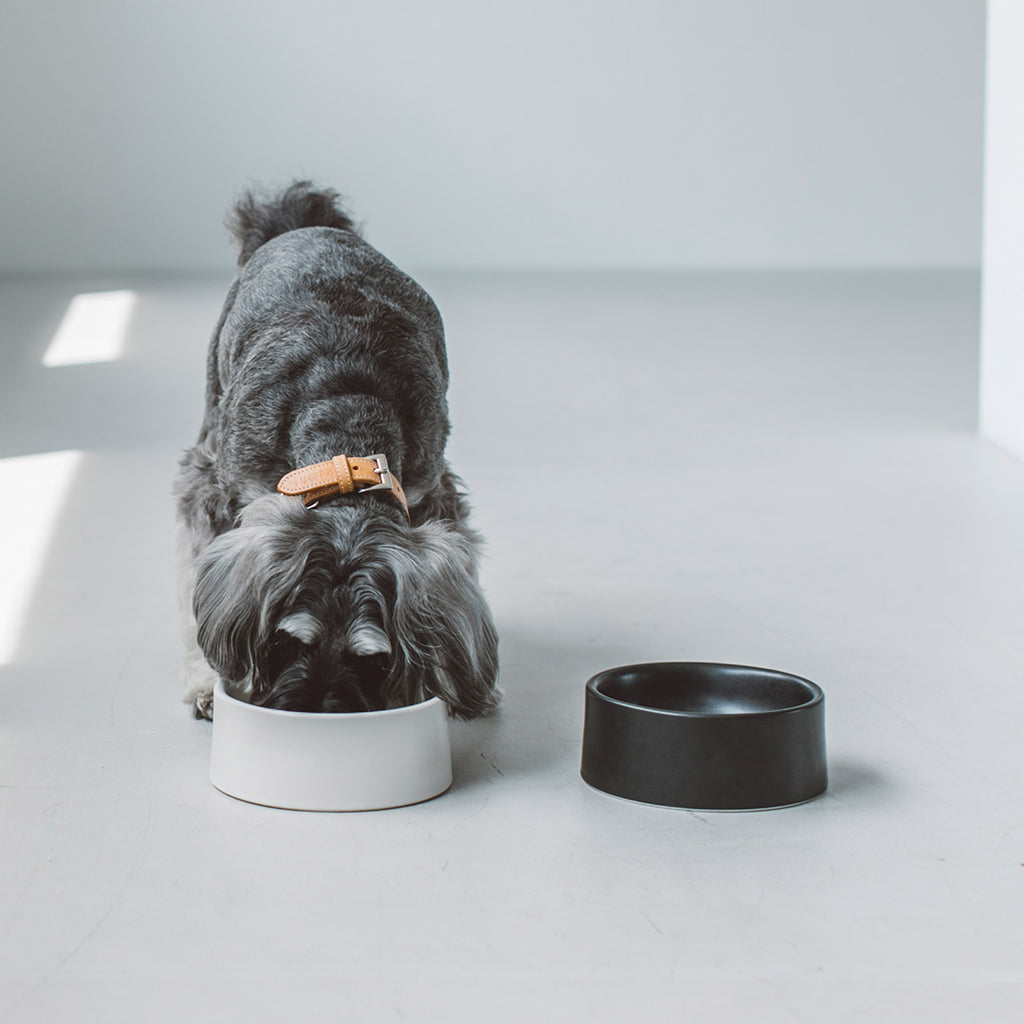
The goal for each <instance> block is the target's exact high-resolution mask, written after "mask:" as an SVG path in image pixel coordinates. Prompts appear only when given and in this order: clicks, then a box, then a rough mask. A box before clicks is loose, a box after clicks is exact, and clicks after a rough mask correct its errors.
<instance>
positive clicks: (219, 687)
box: [213, 679, 445, 722]
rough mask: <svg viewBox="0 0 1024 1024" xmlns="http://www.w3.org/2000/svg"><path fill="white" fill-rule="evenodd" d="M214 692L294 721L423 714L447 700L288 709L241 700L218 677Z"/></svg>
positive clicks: (220, 697) (248, 710)
mask: <svg viewBox="0 0 1024 1024" xmlns="http://www.w3.org/2000/svg"><path fill="white" fill-rule="evenodd" d="M213 692H214V694H215V696H216V698H217V699H218V700H221V701H224V702H225V703H226V704H229V705H232V704H233V705H237V706H239V707H242V708H245V709H246V710H245V713H247V714H248V713H253V714H260V715H272V716H278V717H287V718H288V719H289V720H292V721H294V720H295V719H303V718H308V719H315V720H316V721H318V722H324V721H334V722H337V721H351V720H353V719H360V720H365V719H374V720H379V719H380V718H383V717H386V716H394V715H408V714H413V713H416V712H419V713H420V714H422V713H423V712H424V711H425V710H426V709H427V707H428V706H431V705H434V704H444V703H445V702H444V701H443V700H442V699H441V698H440V697H428V698H427V699H426V700H422V701H420V702H419V703H418V704H406V705H403V706H402V707H400V708H384V709H383V710H381V711H288V710H287V709H286V708H265V707H263V705H261V704H250V703H249V701H247V700H240V699H239V698H238V697H233V696H232V695H231V694H230V693H228V691H227V688H226V687H225V686H224V681H223V680H222V679H218V680H217V682H216V683H215V684H214V687H213ZM213 720H214V721H215V722H216V720H217V716H216V713H215V714H214V716H213Z"/></svg>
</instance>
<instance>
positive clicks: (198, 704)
mask: <svg viewBox="0 0 1024 1024" xmlns="http://www.w3.org/2000/svg"><path fill="white" fill-rule="evenodd" d="M212 539H213V537H212V536H211V537H210V538H209V540H212ZM195 553H196V545H195V537H194V535H193V533H192V531H191V529H190V528H189V526H188V524H186V523H181V524H179V526H178V621H179V624H180V627H181V641H182V646H183V648H184V660H183V662H182V681H183V683H184V685H185V693H184V697H183V700H184V701H185V703H186V704H191V705H192V713H193V715H195V717H196V718H213V687H214V684H215V683H216V682H217V673H216V672H214V670H213V669H212V668H210V665H209V663H208V662H207V660H206V658H205V657H204V656H203V652H202V651H201V650H200V649H199V641H198V639H197V636H196V634H197V628H196V617H195V613H194V612H193V611H192V594H193V593H194V591H195V585H196V570H195Z"/></svg>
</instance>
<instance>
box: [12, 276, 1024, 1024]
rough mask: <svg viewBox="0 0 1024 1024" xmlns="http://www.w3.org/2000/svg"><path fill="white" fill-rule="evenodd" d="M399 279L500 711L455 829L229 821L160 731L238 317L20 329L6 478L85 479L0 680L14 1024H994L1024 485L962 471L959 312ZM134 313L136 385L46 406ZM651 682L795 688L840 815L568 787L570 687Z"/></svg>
mask: <svg viewBox="0 0 1024 1024" xmlns="http://www.w3.org/2000/svg"><path fill="white" fill-rule="evenodd" d="M418 276H419V278H420V280H421V281H422V283H423V284H424V285H425V286H426V287H427V288H428V289H429V290H430V291H431V292H432V294H433V295H434V297H435V299H436V301H437V303H438V305H439V307H440V309H441V311H442V313H443V315H444V317H445V321H446V324H447V329H448V335H449V353H450V360H451V364H452V393H451V402H452V414H453V421H454V434H453V439H452V443H451V447H450V454H451V458H452V461H453V463H454V465H455V467H456V468H457V470H458V471H460V472H461V473H462V474H463V475H464V477H465V478H466V480H467V482H468V484H469V486H470V488H471V490H472V493H473V497H474V504H475V508H476V523H477V525H478V527H479V528H480V530H481V531H482V532H483V533H484V534H485V535H486V537H487V539H488V555H487V561H486V567H485V571H484V582H485V586H486V588H487V591H488V594H489V597H490V599H491V601H492V603H493V607H494V611H495V615H496V618H497V621H498V624H499V628H500V631H501V637H502V658H503V682H504V686H505V688H506V690H507V694H508V696H507V699H506V702H505V705H504V708H503V710H502V712H501V713H500V714H499V715H498V716H497V717H496V718H494V719H493V720H490V721H484V722H477V723H472V724H465V725H457V726H456V728H455V731H454V743H455V753H456V766H455V767H456V780H455V785H454V788H453V789H452V790H451V791H450V792H449V793H447V794H446V795H444V796H442V797H441V798H439V799H437V800H435V801H432V802H429V803H426V804H422V805H419V806H415V807H409V808H404V809H398V810H392V811H384V812H376V813H366V814H354V815H337V814H310V813H301V812H286V811H277V810H271V809H267V808H262V807H256V806H251V805H248V804H244V803H240V802H236V801H234V800H231V799H230V798H228V797H226V796H223V795H222V794H220V793H218V792H216V791H215V790H214V789H213V788H212V787H211V786H210V784H209V782H208V780H207V777H206V772H207V761H208V754H209V739H210V737H209V725H208V723H203V722H195V721H193V720H191V719H190V718H189V717H188V715H187V713H186V709H185V708H184V706H182V705H181V704H179V703H178V699H179V683H178V678H177V661H178V647H177V633H176V626H175V619H174V615H175V611H174V598H173V513H172V506H171V502H170V499H169V494H168V491H169V486H170V480H171V477H172V475H173V471H174V465H175V459H176V457H177V455H178V453H179V452H180V450H181V449H183V448H184V447H185V446H186V445H188V444H189V443H191V441H192V439H193V436H194V433H195V431H196V428H197V425H198V419H199V414H200V409H201V399H202V387H203V359H204V351H205V345H206V340H207V338H208V335H209V333H210V330H211V328H212V326H213V324H214V322H215V319H216V316H217V313H218V311H219V307H220V302H221V299H222V295H223V291H224V288H225V286H226V283H227V282H226V281H212V282H211V281H188V280H178V281H175V280H161V281H157V280H141V281H126V280H124V279H107V280H104V279H98V278H97V279H89V280H87V279H84V278H82V279H75V280H36V279H21V280H17V279H10V280H7V281H6V282H4V283H3V284H2V287H0V308H2V311H3V312H2V318H0V341H2V346H0V366H2V371H3V373H2V394H0V402H2V407H0V417H2V420H0V471H2V469H3V466H4V462H5V460H7V459H9V458H10V457H12V456H20V455H26V454H36V453H45V452H50V451H56V450H67V449H73V450H79V451H82V452H83V453H84V454H83V456H82V457H81V461H80V463H79V466H78V469H77V471H76V474H75V477H74V479H73V481H72V482H71V486H70V489H69V491H68V493H67V496H66V499H65V500H63V501H62V502H61V504H60V507H59V509H57V510H52V511H53V512H54V515H53V519H54V525H55V529H54V531H53V535H52V539H51V540H50V541H49V543H48V545H47V547H46V552H47V554H46V560H45V564H44V568H43V571H42V574H41V576H40V578H39V582H38V585H37V586H36V587H35V589H34V591H33V595H32V600H31V605H30V608H29V614H28V619H27V622H26V625H25V627H24V629H22V630H21V631H20V632H19V634H18V637H17V644H16V648H15V650H14V652H13V655H12V657H11V659H10V662H9V663H8V664H6V665H3V666H0V834H2V840H0V843H2V845H0V861H2V870H0V927H2V932H0V1020H2V1021H4V1022H8V1021H11V1022H15V1021H18V1022H21V1021H46V1022H52V1021H74V1022H76V1024H82V1022H88V1021H103V1022H108V1021H132V1022H135V1021H147V1022H151V1021H168V1022H176V1021H186V1020H187V1021H263V1020H267V1021H270V1020H328V1019H331V1020H345V1021H364V1020H365V1021H390V1020H395V1021H400V1020H425V1021H456V1022H457V1021H463V1020H466V1021H470V1020H472V1021H477V1020H481V1021H517V1022H518V1021H534V1020H536V1021H576V1020H580V1021H584V1020H587V1021H621V1020H627V1019H638V1018H642V1019H648V1020H665V1019H670V1018H680V1017H682V1016H683V1015H684V1014H689V1015H690V1019H693V1020H699V1021H719V1020H722V1021H726V1020H730V1021H731V1020H751V1021H753V1020H756V1021H759V1022H769V1024H774V1022H776V1021H778V1022H784V1021H785V1022H789V1021H798V1020H804V1021H814V1022H818V1021H853V1020H871V1021H886V1020H900V1021H908V1020H915V1021H916V1020H922V1021H929V1022H935V1021H939V1022H942V1021H972V1022H977V1021H1008V1020H1011V1019H1017V1015H1018V1014H1019V1013H1020V1012H1021V1011H1022V1010H1024V886H1022V883H1024V865H1022V862H1024V814H1022V811H1024V798H1022V792H1021V774H1022V773H1021V769H1022V763H1024V758H1022V753H1021V742H1020V721H1021V703H1022V701H1021V693H1022V684H1024V635H1022V633H1024V631H1022V623H1024V594H1022V587H1021V581H1022V579H1024V465H1022V464H1021V463H1020V462H1017V461H1014V460H1013V459H1012V458H1010V457H1009V456H1008V455H1006V454H1004V453H1003V452H1001V451H999V450H998V449H996V448H994V447H991V446H989V445H988V444H986V443H984V442H982V441H980V440H979V439H978V438H977V437H976V436H975V433H974V423H975V418H976V399H975V390H976V373H977V371H976V347H977V319H978V301H977V278H976V276H974V275H969V274H963V275H959V274H909V273H905V274H890V275H884V274H876V275H870V274H865V275H841V274H831V275H828V274H820V275H799V274H790V275H786V274H776V275H742V274H740V275H674V274H660V275H659V274H632V275H630V274H626V275H622V274H589V275H571V274H550V275H544V274H490V275H485V274H480V275H469V274H455V273H441V272H430V273H422V274H420V275H418ZM120 287H133V288H136V289H137V290H138V293H139V304H138V307H137V310H136V313H135V316H134V318H133V320H132V324H131V332H130V338H129V344H128V348H127V351H126V353H125V355H124V357H123V358H122V359H120V360H118V361H117V362H112V363H106V364H97V365H91V366H68V367H53V368H44V367H43V366H42V364H41V356H42V353H43V351H44V350H45V348H46V346H47V344H48V342H49V340H50V337H51V336H52V335H53V333H54V331H55V329H56V327H57V325H58V323H59V322H60V320H61V317H62V315H63V312H64V310H65V308H66V306H67V303H68V301H69V299H70V298H71V297H72V296H73V295H74V294H75V293H76V292H80V291H90V290H102V289H106V288H120ZM37 500H38V495H36V494H34V493H17V492H15V493H11V492H10V491H8V493H5V494H4V504H5V506H6V510H7V511H6V514H7V515H9V516H10V515H15V517H16V513H15V512H12V510H15V509H17V508H18V507H19V506H20V507H21V508H24V507H25V505H26V503H27V506H28V508H29V509H31V508H32V507H33V505H34V503H35V502H36V501H37ZM46 512H47V510H46V509H43V508H40V509H39V513H40V515H42V514H44V513H46ZM10 533H11V531H8V535H7V536H5V537H4V539H3V543H5V544H7V545H8V550H10V545H12V544H14V545H17V544H18V543H19V542H18V539H17V535H15V536H13V537H12V536H11V535H10ZM672 659H680V660H700V661H729V662H737V663H746V664H754V665H766V666H770V667H774V668H779V669H784V670H787V671H790V672H794V673H797V674H800V675H805V676H808V677H810V678H812V679H814V680H816V681H817V682H819V683H820V684H821V686H822V687H823V688H824V690H825V692H826V697H827V712H828V740H829V759H830V769H831V785H830V788H829V790H828V792H827V794H826V795H824V796H823V797H821V798H820V799H818V800H815V801H813V802H811V803H808V804H805V805H802V806H799V807H794V808H790V809H784V810H776V811H767V812H760V813H733V814H714V813H700V814H697V813H691V812H686V811H677V810H668V809H660V808H654V807H647V806H642V805H635V804H630V803H627V802H624V801H618V800H615V799H613V798H610V797H606V796H604V795H602V794H600V793H597V792H595V791H592V790H590V789H588V788H587V787H585V786H584V785H583V783H582V782H581V781H580V779H579V776H578V760H579V751H580V739H581V728H582V715H583V687H584V683H585V681H586V679H587V678H588V676H590V675H591V674H593V673H594V672H596V671H598V670H600V669H602V668H605V667H608V666H611V665H615V664H623V663H628V662H634V661H646V660H650V661H654V660H672Z"/></svg>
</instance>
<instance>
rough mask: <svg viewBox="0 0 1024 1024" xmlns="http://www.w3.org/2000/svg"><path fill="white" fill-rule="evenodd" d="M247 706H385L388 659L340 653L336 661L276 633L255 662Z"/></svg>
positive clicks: (326, 708) (356, 708)
mask: <svg viewBox="0 0 1024 1024" xmlns="http://www.w3.org/2000/svg"><path fill="white" fill-rule="evenodd" d="M260 661H261V664H260V668H259V674H258V675H257V677H256V678H255V679H254V680H253V684H252V697H251V700H252V703H254V704H259V705H261V706H262V707H266V708H277V709H278V710H281V711H319V712H356V711H382V710H384V708H385V707H387V701H386V699H385V696H384V686H385V682H386V680H387V678H388V674H389V663H388V657H387V656H386V655H382V654H376V655H370V656H367V657H359V656H357V655H352V654H344V655H342V656H341V659H340V660H339V659H338V658H336V657H332V656H331V655H330V654H327V653H325V652H319V651H317V650H316V649H314V648H311V647H309V646H307V645H306V644H304V643H302V642H301V641H299V640H297V639H295V638H294V637H292V636H289V635H288V634H287V633H284V632H283V631H280V630H279V631H278V632H277V633H276V634H275V636H274V637H273V638H272V639H271V641H270V644H269V645H268V648H267V651H266V656H265V657H264V658H262V659H260Z"/></svg>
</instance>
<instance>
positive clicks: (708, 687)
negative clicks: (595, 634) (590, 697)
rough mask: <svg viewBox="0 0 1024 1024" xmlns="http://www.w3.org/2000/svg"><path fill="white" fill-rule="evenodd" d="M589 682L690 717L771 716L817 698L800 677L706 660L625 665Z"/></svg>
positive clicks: (607, 693)
mask: <svg viewBox="0 0 1024 1024" xmlns="http://www.w3.org/2000/svg"><path fill="white" fill-rule="evenodd" d="M591 686H592V687H593V689H594V690H595V691H596V692H597V693H598V694H600V695H602V696H604V697H608V698H610V699H612V700H615V701H621V702H622V703H624V704H632V705H635V706H637V707H641V708H650V709H652V710H656V711H672V712H677V713H680V714H689V715H752V714H754V715H756V714H770V713H772V712H780V711H788V710H791V709H793V708H798V707H802V706H804V705H807V704H810V703H813V702H814V701H815V700H818V699H820V698H821V690H820V689H819V688H818V687H817V686H816V685H815V684H814V683H811V682H809V681H808V680H806V679H800V678H799V677H798V676H791V675H787V674H786V673H784V672H773V671H771V670H770V669H761V668H749V667H747V666H743V665H717V664H711V663H705V662H659V663H654V664H650V665H626V666H624V667H622V668H613V669H609V670H608V671H607V672H602V673H600V674H599V675H597V676H595V677H594V678H593V679H592V680H591Z"/></svg>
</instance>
